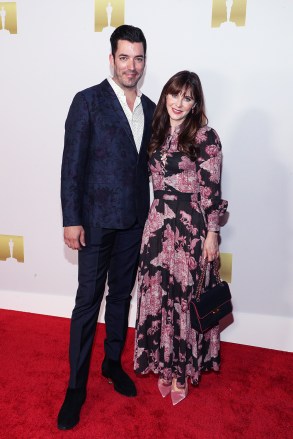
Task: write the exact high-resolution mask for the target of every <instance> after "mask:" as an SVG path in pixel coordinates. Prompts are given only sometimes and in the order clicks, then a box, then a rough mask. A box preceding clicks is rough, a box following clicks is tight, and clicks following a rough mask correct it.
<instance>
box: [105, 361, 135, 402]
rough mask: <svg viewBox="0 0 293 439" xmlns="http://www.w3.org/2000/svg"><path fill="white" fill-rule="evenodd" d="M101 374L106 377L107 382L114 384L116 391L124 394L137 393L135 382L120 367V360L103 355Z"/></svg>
mask: <svg viewBox="0 0 293 439" xmlns="http://www.w3.org/2000/svg"><path fill="white" fill-rule="evenodd" d="M102 375H103V376H104V377H105V378H108V381H109V383H113V384H114V389H115V390H116V392H119V393H121V394H122V395H125V396H136V395H137V391H136V387H135V384H134V382H133V381H132V379H131V378H130V377H129V376H128V375H127V373H126V372H124V370H123V369H122V366H121V363H120V361H114V360H111V359H109V358H107V357H105V358H104V361H103V363H102Z"/></svg>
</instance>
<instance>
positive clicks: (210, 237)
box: [203, 232, 219, 262]
mask: <svg viewBox="0 0 293 439" xmlns="http://www.w3.org/2000/svg"><path fill="white" fill-rule="evenodd" d="M203 257H204V259H206V258H207V259H208V261H209V262H212V261H214V260H215V259H217V258H218V257H219V241H218V234H217V233H216V232H208V234H207V237H206V240H205V243H204V246H203Z"/></svg>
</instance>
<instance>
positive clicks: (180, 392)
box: [171, 380, 188, 405]
mask: <svg viewBox="0 0 293 439" xmlns="http://www.w3.org/2000/svg"><path fill="white" fill-rule="evenodd" d="M187 393H188V384H187V380H186V383H185V387H183V388H179V387H177V386H176V380H173V383H172V389H171V399H172V404H173V405H176V404H178V402H180V401H182V400H183V399H184V398H186V396H187Z"/></svg>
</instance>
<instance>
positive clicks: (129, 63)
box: [128, 58, 135, 70]
mask: <svg viewBox="0 0 293 439" xmlns="http://www.w3.org/2000/svg"><path fill="white" fill-rule="evenodd" d="M128 68H129V70H135V62H134V59H131V58H129V60H128Z"/></svg>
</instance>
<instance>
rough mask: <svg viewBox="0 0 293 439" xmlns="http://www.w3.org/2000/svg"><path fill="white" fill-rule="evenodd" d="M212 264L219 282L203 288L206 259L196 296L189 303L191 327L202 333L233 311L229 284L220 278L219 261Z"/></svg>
mask: <svg viewBox="0 0 293 439" xmlns="http://www.w3.org/2000/svg"><path fill="white" fill-rule="evenodd" d="M212 265H213V270H214V274H215V277H216V279H217V284H216V285H215V286H214V287H207V288H205V289H203V282H204V279H205V276H206V270H207V266H208V260H207V259H206V260H205V262H204V266H203V270H202V273H201V276H200V278H199V282H198V286H197V289H196V293H195V297H194V298H193V299H192V300H191V302H190V305H189V309H190V323H191V327H192V328H193V329H195V330H196V331H198V332H201V333H203V332H205V331H207V330H208V329H210V328H212V327H213V326H215V325H217V324H218V322H219V320H221V319H222V318H223V317H225V316H226V315H227V314H229V313H230V312H231V311H232V303H231V293H230V288H229V285H228V284H227V282H225V281H222V280H221V279H220V274H219V263H218V261H214V262H213V263H212Z"/></svg>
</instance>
